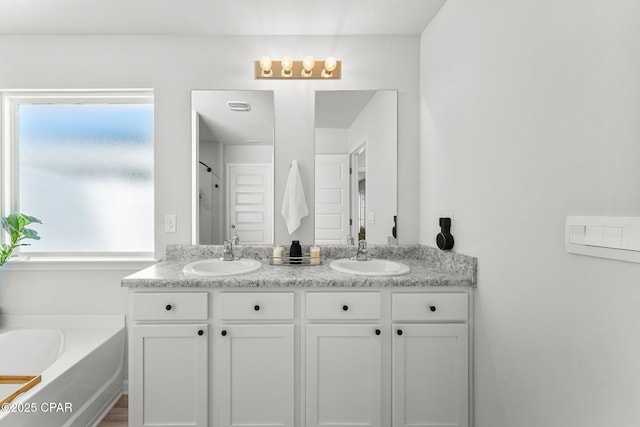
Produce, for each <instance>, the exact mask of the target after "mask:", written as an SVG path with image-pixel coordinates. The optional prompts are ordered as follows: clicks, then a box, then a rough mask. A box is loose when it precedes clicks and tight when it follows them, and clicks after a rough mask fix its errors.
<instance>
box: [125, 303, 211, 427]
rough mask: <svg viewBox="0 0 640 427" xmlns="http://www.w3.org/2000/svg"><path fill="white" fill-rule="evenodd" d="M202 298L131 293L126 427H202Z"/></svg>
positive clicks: (206, 362) (205, 390) (204, 380)
mask: <svg viewBox="0 0 640 427" xmlns="http://www.w3.org/2000/svg"><path fill="white" fill-rule="evenodd" d="M207 300H208V294H207V293H170V292H163V293H135V294H132V301H131V320H132V325H131V329H130V340H129V343H130V348H129V355H130V362H129V363H130V365H129V366H130V370H129V383H130V388H129V426H130V427H153V426H189V427H207V426H208V424H207V408H208V379H209V375H208V366H209V357H208V348H209V338H208V337H209V327H208V323H207V318H208V313H207V306H208V304H207Z"/></svg>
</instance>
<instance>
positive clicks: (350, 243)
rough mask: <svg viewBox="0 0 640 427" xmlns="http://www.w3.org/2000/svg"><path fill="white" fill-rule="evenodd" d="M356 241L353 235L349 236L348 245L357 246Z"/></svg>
mask: <svg viewBox="0 0 640 427" xmlns="http://www.w3.org/2000/svg"><path fill="white" fill-rule="evenodd" d="M355 244H356V241H355V239H354V238H353V236H352V235H351V234H349V235H348V236H347V245H355Z"/></svg>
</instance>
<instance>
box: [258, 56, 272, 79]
mask: <svg viewBox="0 0 640 427" xmlns="http://www.w3.org/2000/svg"><path fill="white" fill-rule="evenodd" d="M260 68H262V75H263V76H268V75H270V74H271V58H269V57H268V56H266V55H265V56H263V57H262V58H260Z"/></svg>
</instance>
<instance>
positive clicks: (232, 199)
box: [226, 163, 273, 245]
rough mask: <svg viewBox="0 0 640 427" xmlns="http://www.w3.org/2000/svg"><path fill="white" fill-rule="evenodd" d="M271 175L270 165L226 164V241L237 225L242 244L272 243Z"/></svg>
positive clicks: (236, 229)
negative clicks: (232, 227)
mask: <svg viewBox="0 0 640 427" xmlns="http://www.w3.org/2000/svg"><path fill="white" fill-rule="evenodd" d="M272 176H273V173H272V168H271V165H270V164H268V163H265V164H255V163H254V164H246V163H239V164H228V165H227V183H228V184H227V187H228V188H227V206H228V215H227V221H226V233H227V238H230V237H231V236H232V235H233V233H232V232H231V225H235V226H236V228H235V232H237V233H238V236H240V244H244V245H246V244H271V243H272V242H273V206H272V203H271V194H272V192H273V190H272V188H273V182H272V178H271V177H272Z"/></svg>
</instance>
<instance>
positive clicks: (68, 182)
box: [2, 92, 154, 256]
mask: <svg viewBox="0 0 640 427" xmlns="http://www.w3.org/2000/svg"><path fill="white" fill-rule="evenodd" d="M2 152H3V163H2V165H3V168H2V169H3V172H2V175H3V176H2V179H3V185H2V189H3V206H2V211H3V215H6V214H7V213H9V212H16V211H19V212H22V213H25V214H27V215H31V216H35V217H38V218H39V219H41V220H42V222H43V224H41V225H40V224H38V225H37V226H36V227H34V228H36V229H37V230H38V233H39V234H40V236H41V237H42V239H41V240H39V241H30V242H29V243H31V246H23V247H21V248H20V251H21V253H22V254H26V255H30V256H38V255H45V256H101V255H102V256H105V255H106V256H114V255H120V256H132V255H133V256H136V255H141V256H149V255H151V254H152V253H153V250H154V247H153V233H154V215H153V95H152V94H150V93H146V92H145V93H140V92H126V93H112V92H106V93H86V92H72V93H68V92H65V93H53V94H43V93H40V94H38V93H5V94H3V150H2Z"/></svg>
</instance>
